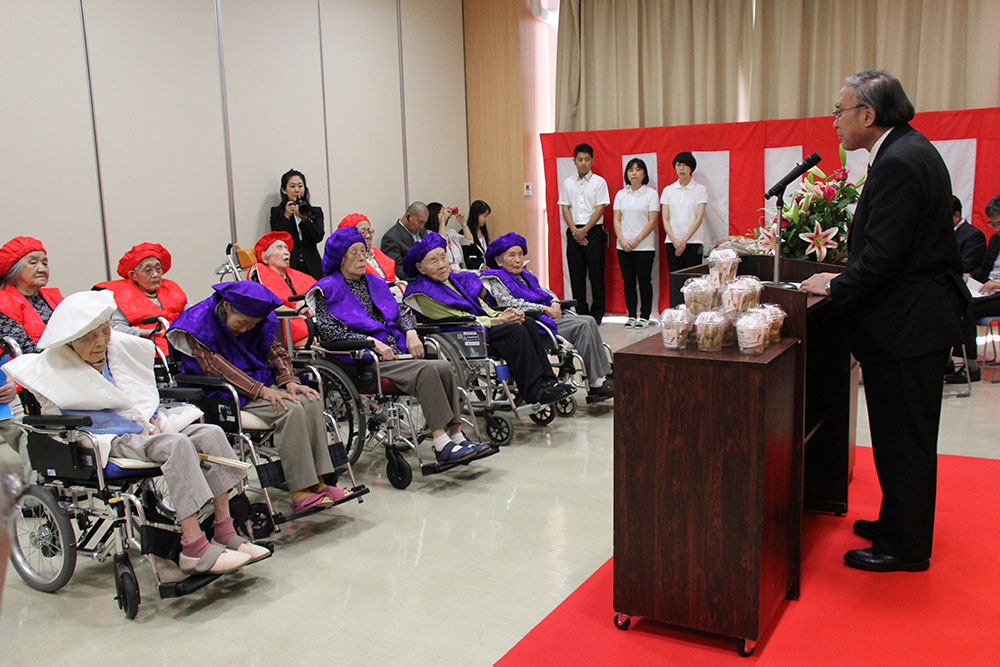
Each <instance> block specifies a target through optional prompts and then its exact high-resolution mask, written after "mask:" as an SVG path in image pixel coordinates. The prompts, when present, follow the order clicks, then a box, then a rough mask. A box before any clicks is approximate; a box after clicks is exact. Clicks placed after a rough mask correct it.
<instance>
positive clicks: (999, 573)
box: [497, 447, 1000, 667]
mask: <svg viewBox="0 0 1000 667" xmlns="http://www.w3.org/2000/svg"><path fill="white" fill-rule="evenodd" d="M880 497H881V496H880V493H879V488H878V480H877V478H876V476H875V467H874V464H873V463H872V457H871V450H870V449H868V448H866V447H859V448H858V457H857V466H856V468H855V473H854V481H853V482H851V487H850V507H851V512H850V514H849V515H848V516H846V517H835V516H823V515H817V514H812V513H807V514H806V519H805V526H804V530H805V534H804V537H803V543H804V549H803V554H802V559H803V560H802V595H801V597H800V598H799V600H796V601H793V602H786V603H785V606H784V608H783V609H782V610H781V611H779V612H778V614H777V616H776V619H775V620H774V621H772V624H771V627H770V628H768V630H767V631H766V634H765V636H764V637H762V638H761V641H760V643H759V644H758V645H757V650H756V652H755V653H754V655H753V656H751V657H749V658H741V657H739V655H737V653H736V651H735V645H736V644H735V641H729V640H721V639H716V638H712V637H705V636H700V635H697V634H693V633H689V632H683V631H680V630H673V629H670V628H668V627H666V626H662V625H659V624H656V623H653V622H650V621H642V620H638V619H633V622H632V627H631V628H630V629H629V630H628V631H626V632H622V631H621V630H618V629H616V628H615V627H614V625H613V624H612V622H611V621H612V617H613V616H614V611H613V609H612V606H611V587H612V581H611V580H612V576H611V575H612V561H611V560H609V561H608V562H607V563H605V564H604V565H603V566H602V567H601V568H600V569H599V570H598V571H597V572H595V573H594V574H593V575H591V577H590V578H589V579H588V580H587V581H586V582H584V584H583V585H582V586H580V588H578V589H577V590H576V591H574V592H573V594H572V595H571V596H570V597H569V598H567V599H566V600H565V601H564V602H563V603H562V604H560V605H559V606H558V607H557V608H556V609H555V610H554V611H553V612H552V613H551V614H549V615H548V616H547V617H546V618H545V619H544V620H543V621H542V622H541V623H539V624H538V625H537V626H536V627H535V628H534V629H533V630H532V631H531V632H530V633H528V635H527V636H525V637H524V638H523V639H522V640H521V641H520V642H518V644H517V645H516V646H514V648H512V649H511V650H510V651H509V652H508V653H507V654H506V655H505V656H504V657H503V658H501V659H500V661H499V662H498V663H497V664H498V665H502V666H504V667H509V666H514V665H517V666H520V665H547V666H551V665H602V666H603V665H629V666H633V665H716V664H718V665H722V664H732V665H748V664H751V663H759V664H762V665H801V664H809V665H815V664H828V665H876V664H877V665H987V664H989V665H997V664H1000V642H998V632H997V631H998V630H1000V461H994V460H987V459H973V458H966V457H959V456H941V457H940V458H939V464H938V498H937V518H936V522H935V535H934V557H933V558H932V559H931V569H930V570H929V571H928V572H923V573H906V572H897V573H887V574H875V573H869V572H861V571H858V570H853V569H851V568H848V567H846V566H845V565H844V564H843V554H844V552H845V551H847V550H848V549H853V548H861V547H866V546H868V544H867V543H865V542H864V540H862V539H861V538H859V537H857V536H855V535H854V534H853V533H852V532H851V525H852V524H853V523H854V520H855V519H858V518H875V517H876V515H877V511H878V503H879V500H880Z"/></svg>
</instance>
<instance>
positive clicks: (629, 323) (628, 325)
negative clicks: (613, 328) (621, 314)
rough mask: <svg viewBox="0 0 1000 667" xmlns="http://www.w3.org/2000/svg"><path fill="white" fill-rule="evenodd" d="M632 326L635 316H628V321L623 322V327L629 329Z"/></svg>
mask: <svg viewBox="0 0 1000 667" xmlns="http://www.w3.org/2000/svg"><path fill="white" fill-rule="evenodd" d="M634 326H635V318H634V317H630V318H628V322H626V323H625V328H626V329H631V328H632V327H634Z"/></svg>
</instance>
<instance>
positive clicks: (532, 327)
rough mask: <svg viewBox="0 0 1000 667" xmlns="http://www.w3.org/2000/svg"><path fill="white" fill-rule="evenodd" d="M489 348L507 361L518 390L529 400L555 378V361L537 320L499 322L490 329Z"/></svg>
mask: <svg viewBox="0 0 1000 667" xmlns="http://www.w3.org/2000/svg"><path fill="white" fill-rule="evenodd" d="M489 346H490V351H491V352H493V353H495V354H497V355H498V356H499V357H500V358H501V359H503V360H504V361H505V362H507V367H508V368H509V369H510V374H511V376H512V377H513V378H514V382H516V383H517V389H518V394H519V395H520V396H523V397H525V398H526V399H527V400H528V401H531V400H533V399H534V398H536V397H537V396H538V392H540V391H541V390H542V387H544V386H545V385H547V384H551V383H552V382H555V381H556V376H555V373H553V372H552V364H550V363H549V358H548V356H547V355H546V354H545V350H544V349H543V348H542V336H541V332H540V331H539V328H538V323H537V322H535V321H534V320H532V319H530V318H527V319H525V320H524V323H523V324H498V325H496V326H493V327H490V329H489Z"/></svg>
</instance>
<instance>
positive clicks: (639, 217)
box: [613, 158, 659, 328]
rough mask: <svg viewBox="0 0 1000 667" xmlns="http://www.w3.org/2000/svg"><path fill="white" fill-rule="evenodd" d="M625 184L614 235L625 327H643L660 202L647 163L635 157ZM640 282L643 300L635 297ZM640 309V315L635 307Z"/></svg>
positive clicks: (649, 299)
mask: <svg viewBox="0 0 1000 667" xmlns="http://www.w3.org/2000/svg"><path fill="white" fill-rule="evenodd" d="M625 183H626V186H625V187H624V188H622V189H621V190H619V191H618V194H617V195H615V203H614V206H613V209H614V212H615V236H616V237H617V238H618V266H619V268H621V271H622V282H623V283H624V286H625V307H626V308H627V309H628V322H626V323H625V326H626V327H635V328H642V327H644V326H646V324H648V323H649V314H650V312H651V310H652V308H653V259H654V258H655V257H656V234H655V232H654V230H655V229H656V218H657V216H658V215H659V205H658V204H657V200H656V190H653V189H652V188H650V187H648V186H647V185H646V184H647V183H649V175H648V172H647V170H646V163H645V162H644V161H642V160H640V159H639V158H632V159H631V160H629V161H628V164H626V165H625ZM637 282H638V284H639V296H640V299H641V304H640V303H637V299H636V289H635V287H636V283H637ZM637 306H638V307H639V310H638V315H639V317H638V319H637V318H636V314H637V312H636V310H637Z"/></svg>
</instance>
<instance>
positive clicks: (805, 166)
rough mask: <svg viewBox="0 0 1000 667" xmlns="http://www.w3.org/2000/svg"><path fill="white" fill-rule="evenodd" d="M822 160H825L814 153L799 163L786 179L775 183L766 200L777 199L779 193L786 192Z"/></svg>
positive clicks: (765, 197)
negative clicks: (793, 182) (795, 181)
mask: <svg viewBox="0 0 1000 667" xmlns="http://www.w3.org/2000/svg"><path fill="white" fill-rule="evenodd" d="M822 159H823V158H821V157H820V156H819V153H813V154H812V155H810V156H809V157H807V158H806V159H805V160H803V161H802V162H799V163H798V164H797V165H795V168H794V169H792V170H791V171H790V172H788V173H787V174H785V177H784V178H782V179H781V180H780V181H778V182H777V183H775V184H774V185H773V186H772V187H771V189H770V190H768V191H767V192H765V193H764V199H770V198H771V197H777V196H778V193H780V192H782V191H784V189H785V188H786V187H788V184H789V183H791V182H792V181H794V180H795V179H796V178H798V177H799V176H801V175H802V174H804V173H806V172H807V171H809V170H810V169H812V168H813V167H815V166H816V165H817V164H819V161H820V160H822Z"/></svg>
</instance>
